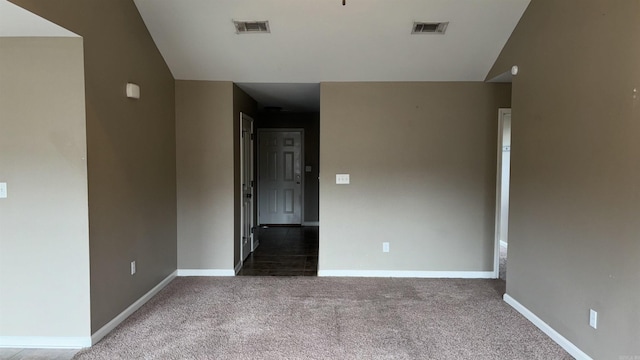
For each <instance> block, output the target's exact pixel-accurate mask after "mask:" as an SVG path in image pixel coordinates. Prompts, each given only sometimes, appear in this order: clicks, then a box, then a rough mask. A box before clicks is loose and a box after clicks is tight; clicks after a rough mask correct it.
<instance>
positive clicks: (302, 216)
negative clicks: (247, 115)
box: [237, 109, 320, 276]
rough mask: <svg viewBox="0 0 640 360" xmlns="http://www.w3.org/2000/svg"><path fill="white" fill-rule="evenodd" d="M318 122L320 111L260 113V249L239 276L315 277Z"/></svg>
mask: <svg viewBox="0 0 640 360" xmlns="http://www.w3.org/2000/svg"><path fill="white" fill-rule="evenodd" d="M319 121H320V116H319V113H317V112H315V113H293V112H285V111H274V110H271V109H267V110H265V111H262V112H259V113H258V114H257V116H256V121H255V127H254V131H255V134H256V141H255V146H254V158H255V164H254V171H255V174H256V180H255V184H256V187H255V196H254V206H255V208H254V209H255V210H254V211H255V213H254V216H255V219H256V226H255V229H254V237H255V238H256V240H255V241H256V242H257V243H259V244H260V246H259V247H258V248H256V249H255V250H254V251H253V252H252V253H251V254H250V255H249V257H248V258H246V260H245V261H244V262H243V266H242V268H241V269H240V271H238V273H237V275H249V276H315V275H317V270H318V241H319V221H318V211H319V206H318V203H319V196H318V195H319V169H318V166H319V163H320V161H319V160H320V159H319V157H320V149H319V144H320V122H319Z"/></svg>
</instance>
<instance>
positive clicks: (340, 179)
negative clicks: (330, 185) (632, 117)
mask: <svg viewBox="0 0 640 360" xmlns="http://www.w3.org/2000/svg"><path fill="white" fill-rule="evenodd" d="M336 184H341V185H346V184H349V174H336Z"/></svg>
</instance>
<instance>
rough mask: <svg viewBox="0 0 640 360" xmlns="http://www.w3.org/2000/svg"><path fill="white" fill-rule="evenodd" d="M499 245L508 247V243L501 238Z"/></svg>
mask: <svg viewBox="0 0 640 360" xmlns="http://www.w3.org/2000/svg"><path fill="white" fill-rule="evenodd" d="M500 247H503V248H505V249H508V248H509V243H508V242H506V241H503V240H500Z"/></svg>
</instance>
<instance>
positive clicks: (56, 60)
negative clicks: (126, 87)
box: [0, 37, 91, 339]
mask: <svg viewBox="0 0 640 360" xmlns="http://www.w3.org/2000/svg"><path fill="white" fill-rule="evenodd" d="M0 129H2V130H1V131H0V181H1V182H6V183H7V186H8V196H7V198H4V199H0V337H4V336H7V337H12V336H18V337H20V336H24V337H38V336H51V337H60V338H64V337H77V338H83V339H88V338H89V336H90V335H91V334H90V304H89V291H90V290H89V212H88V208H87V161H86V156H87V147H86V129H85V102H84V71H83V64H82V39H81V38H22V37H15V38H13V37H12V38H0Z"/></svg>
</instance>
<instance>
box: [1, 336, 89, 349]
mask: <svg viewBox="0 0 640 360" xmlns="http://www.w3.org/2000/svg"><path fill="white" fill-rule="evenodd" d="M90 346H91V336H0V348H17V349H82V348H87V347H90Z"/></svg>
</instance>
